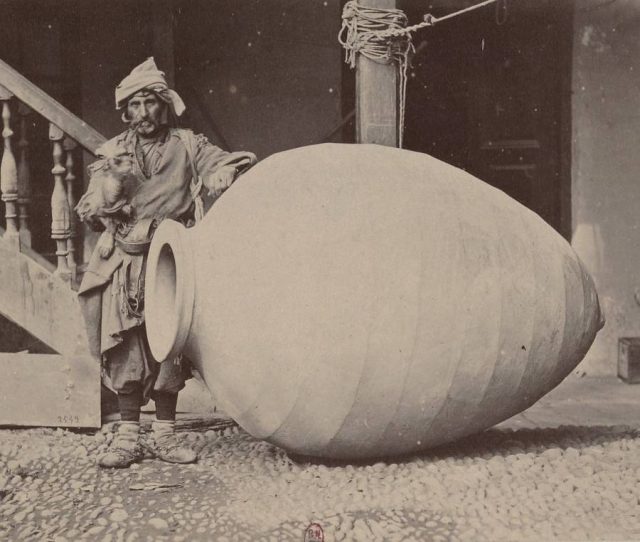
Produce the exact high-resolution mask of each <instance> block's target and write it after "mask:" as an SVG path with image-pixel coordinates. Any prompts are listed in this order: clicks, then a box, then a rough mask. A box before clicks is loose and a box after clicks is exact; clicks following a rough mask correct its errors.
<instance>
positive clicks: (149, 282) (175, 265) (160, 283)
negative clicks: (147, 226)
mask: <svg viewBox="0 0 640 542" xmlns="http://www.w3.org/2000/svg"><path fill="white" fill-rule="evenodd" d="M171 222H172V221H165V222H163V224H161V225H160V227H159V228H158V230H157V231H156V234H155V235H154V238H153V241H152V243H151V248H150V250H149V258H148V261H147V269H146V278H145V282H146V287H145V290H146V291H145V304H146V308H145V321H146V322H145V325H146V328H147V338H148V341H149V347H150V348H151V353H152V354H153V357H154V358H155V359H156V360H157V361H165V360H172V359H174V358H175V357H176V356H178V355H180V354H181V353H182V349H183V347H184V344H185V342H186V339H187V336H188V333H189V330H190V329H191V316H192V311H193V281H192V278H193V277H192V272H193V270H192V269H191V266H190V265H189V263H190V258H189V254H188V246H186V245H188V241H187V239H186V238H185V236H184V231H183V230H184V227H183V226H182V225H181V224H177V223H173V224H172V223H171ZM185 231H186V230H185ZM185 249H186V250H185Z"/></svg>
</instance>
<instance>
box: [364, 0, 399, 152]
mask: <svg viewBox="0 0 640 542" xmlns="http://www.w3.org/2000/svg"><path fill="white" fill-rule="evenodd" d="M360 3H361V5H362V6H369V7H373V8H381V9H393V8H395V7H396V0H362V1H361V2H360ZM397 71H398V70H397V66H396V64H395V63H392V64H380V63H378V62H375V61H373V60H370V59H368V58H366V57H364V56H363V55H358V58H357V61H356V141H357V142H358V143H377V144H379V145H386V146H388V147H397V146H398V80H397Z"/></svg>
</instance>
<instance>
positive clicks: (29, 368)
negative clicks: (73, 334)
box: [0, 353, 100, 427]
mask: <svg viewBox="0 0 640 542" xmlns="http://www.w3.org/2000/svg"><path fill="white" fill-rule="evenodd" d="M0 425H13V426H51V427H100V366H99V364H98V363H96V362H95V361H94V360H93V359H92V358H91V357H88V356H84V357H83V356H72V357H65V356H60V355H56V354H25V353H16V354H8V353H0Z"/></svg>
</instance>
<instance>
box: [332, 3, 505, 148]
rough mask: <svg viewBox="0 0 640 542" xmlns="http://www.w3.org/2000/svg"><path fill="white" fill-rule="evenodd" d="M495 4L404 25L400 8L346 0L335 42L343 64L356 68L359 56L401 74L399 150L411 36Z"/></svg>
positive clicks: (404, 20)
mask: <svg viewBox="0 0 640 542" xmlns="http://www.w3.org/2000/svg"><path fill="white" fill-rule="evenodd" d="M496 1H497V0H484V1H483V2H479V3H478V4H474V5H472V6H469V7H467V8H464V9H461V10H459V11H455V12H453V13H449V14H448V15H445V16H443V17H439V18H436V17H434V16H433V15H431V14H426V15H425V16H424V21H423V22H421V23H418V24H415V25H412V26H407V23H408V19H407V16H406V15H405V13H404V12H403V11H402V10H399V9H384V8H374V7H370V6H362V5H360V4H358V0H349V1H348V2H347V3H346V4H345V5H344V8H343V10H342V27H341V28H340V32H339V33H338V41H339V42H340V44H341V45H342V47H344V49H345V62H346V63H347V64H349V65H350V66H351V68H355V66H356V57H357V55H358V54H361V55H363V56H365V57H366V58H369V59H371V60H373V61H375V62H378V63H380V64H391V63H392V62H396V63H397V64H398V67H399V72H400V99H399V103H400V106H399V108H400V114H399V117H400V118H399V119H398V120H399V127H398V142H399V146H400V147H401V148H402V143H403V141H402V140H403V135H404V116H405V102H406V94H407V67H408V64H409V54H410V53H412V52H413V51H415V48H414V46H413V43H412V41H411V33H412V32H415V31H417V30H420V29H422V28H426V27H429V26H433V25H435V24H436V23H439V22H442V21H446V20H447V19H452V18H453V17H457V16H459V15H463V14H465V13H468V12H470V11H473V10H476V9H479V8H482V7H484V6H487V5H489V4H493V3H495V2H496ZM505 4H506V2H505ZM505 10H506V6H505Z"/></svg>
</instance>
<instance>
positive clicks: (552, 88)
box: [399, 0, 572, 234]
mask: <svg viewBox="0 0 640 542" xmlns="http://www.w3.org/2000/svg"><path fill="white" fill-rule="evenodd" d="M442 4H444V2H443V3H442ZM453 4H456V2H450V3H449V7H448V9H447V10H446V11H440V12H438V11H434V12H433V14H434V15H435V16H442V15H444V14H445V13H448V12H451V11H455V6H453ZM458 4H459V6H458V7H459V8H460V7H464V6H466V5H467V4H468V3H465V2H458ZM557 4H562V6H558V5H557ZM557 4H555V3H553V2H549V1H545V0H541V1H536V2H533V1H527V0H524V1H523V0H520V1H518V2H514V1H510V2H508V3H507V4H506V5H507V9H506V11H505V10H504V9H499V10H496V7H495V6H487V7H485V8H482V9H478V10H476V11H474V12H471V13H468V14H466V15H463V16H460V17H456V18H453V19H450V20H447V21H445V22H442V23H439V24H436V25H435V26H434V27H433V28H428V29H425V30H421V31H419V32H418V33H416V34H415V35H414V44H415V45H416V47H417V54H416V55H415V57H414V59H413V67H412V69H411V70H410V80H409V87H408V92H407V108H406V111H407V114H406V124H405V126H406V128H405V145H404V146H405V147H406V148H408V149H411V150H416V151H420V152H425V153H427V154H431V155H432V156H435V157H437V158H439V159H441V160H443V161H446V162H448V163H451V164H453V165H455V166H458V167H460V168H463V169H465V170H467V171H469V172H470V173H472V174H473V175H475V176H477V177H479V178H480V179H482V180H484V181H486V182H487V183H489V184H491V185H493V186H496V187H497V188H499V189H501V190H503V191H505V192H506V193H507V194H509V195H510V196H512V197H513V198H515V199H516V200H518V201H520V202H521V203H523V204H524V205H526V206H527V207H529V208H530V209H532V210H533V211H535V212H536V213H538V214H539V215H540V216H542V218H544V219H545V220H546V221H547V222H548V223H549V224H551V226H553V227H554V228H556V229H557V230H558V231H560V232H561V233H564V234H566V233H567V231H566V230H567V227H566V226H567V224H568V223H569V222H570V216H568V215H569V208H570V206H569V204H568V195H569V191H570V161H569V160H570V159H569V154H570V139H569V138H570V115H569V99H570V93H569V91H570V75H571V43H572V34H571V9H570V6H569V3H564V2H562V3H560V2H559V3H557ZM504 5H505V3H504V2H503V3H501V4H499V6H501V7H502V8H503V7H504ZM399 7H400V8H401V9H403V10H404V11H405V12H406V13H407V14H408V16H409V21H410V24H413V23H414V22H418V21H420V20H421V18H422V16H423V15H424V4H422V5H419V3H418V2H415V1H411V0H409V1H406V2H399Z"/></svg>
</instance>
